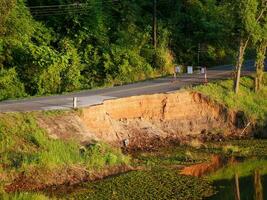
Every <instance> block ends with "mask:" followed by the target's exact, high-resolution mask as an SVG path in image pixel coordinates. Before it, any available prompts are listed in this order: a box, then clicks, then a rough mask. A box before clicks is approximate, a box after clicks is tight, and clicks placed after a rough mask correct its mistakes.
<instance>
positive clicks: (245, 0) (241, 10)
mask: <svg viewBox="0 0 267 200" xmlns="http://www.w3.org/2000/svg"><path fill="white" fill-rule="evenodd" d="M232 6H233V9H231V11H232V12H233V13H232V14H233V15H234V16H235V22H234V23H235V25H236V26H235V27H236V28H237V29H236V32H235V33H236V35H237V36H238V37H239V49H238V56H237V59H236V64H235V79H234V90H235V93H236V94H237V93H238V91H239V82H240V75H241V68H242V65H243V62H244V55H245V51H246V48H247V46H248V43H249V42H250V40H251V39H253V40H256V38H257V40H258V39H260V38H262V35H261V34H259V24H261V23H262V19H263V18H265V16H266V11H267V1H266V0H239V1H235V3H233V5H232Z"/></svg>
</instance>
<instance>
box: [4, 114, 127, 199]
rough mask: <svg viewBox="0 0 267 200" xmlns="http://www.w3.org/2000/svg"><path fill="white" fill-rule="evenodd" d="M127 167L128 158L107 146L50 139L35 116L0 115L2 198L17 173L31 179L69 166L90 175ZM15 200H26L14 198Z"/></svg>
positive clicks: (22, 197)
mask: <svg viewBox="0 0 267 200" xmlns="http://www.w3.org/2000/svg"><path fill="white" fill-rule="evenodd" d="M50 114H51V113H50ZM58 114H59V113H56V115H58ZM44 116H45V115H44ZM129 163H130V158H129V157H128V156H126V155H124V154H123V153H122V151H121V150H120V149H116V148H113V147H111V146H109V145H107V144H103V143H96V144H91V145H86V146H81V145H80V144H79V143H78V142H77V141H64V140H59V139H52V138H50V137H49V136H48V134H47V133H46V131H45V130H44V129H42V128H40V127H39V126H38V123H37V120H36V113H16V114H14V113H13V114H1V115H0V195H1V193H2V194H4V192H1V191H3V189H1V188H3V185H5V184H6V183H9V182H10V181H11V179H12V177H14V175H16V174H19V173H20V172H23V173H24V174H26V175H31V173H32V172H36V170H37V171H39V172H40V173H42V172H44V174H45V173H46V172H49V171H57V170H59V171H60V170H61V169H63V168H67V167H71V166H81V167H82V168H84V169H86V170H88V171H91V172H94V171H97V170H100V169H102V168H106V167H111V166H115V165H127V164H129ZM1 177H5V178H4V179H1ZM36 178H37V179H38V177H36ZM44 184H45V183H44ZM22 195H24V194H22ZM26 196H27V195H26ZM15 199H16V198H15ZM17 199H27V198H26V197H25V198H24V196H18V197H17Z"/></svg>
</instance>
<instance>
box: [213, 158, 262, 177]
mask: <svg viewBox="0 0 267 200" xmlns="http://www.w3.org/2000/svg"><path fill="white" fill-rule="evenodd" d="M255 169H258V170H259V171H260V173H261V175H266V174H267V160H266V159H256V158H254V159H250V160H247V161H244V162H242V163H237V164H231V165H227V166H225V167H223V168H222V169H219V170H218V171H216V172H214V173H212V174H211V175H210V176H209V179H210V180H213V181H216V180H224V179H228V180H231V179H233V177H234V175H235V173H238V175H239V177H247V176H251V175H252V174H253V173H254V170H255Z"/></svg>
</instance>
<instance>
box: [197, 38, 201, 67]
mask: <svg viewBox="0 0 267 200" xmlns="http://www.w3.org/2000/svg"><path fill="white" fill-rule="evenodd" d="M200 52H201V46H200V43H198V49H197V65H198V66H199V64H200V63H199V61H200Z"/></svg>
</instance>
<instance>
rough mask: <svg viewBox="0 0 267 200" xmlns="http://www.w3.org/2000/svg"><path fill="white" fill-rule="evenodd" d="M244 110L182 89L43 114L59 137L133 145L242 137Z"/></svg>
mask: <svg viewBox="0 0 267 200" xmlns="http://www.w3.org/2000/svg"><path fill="white" fill-rule="evenodd" d="M244 121H245V120H244V116H243V114H242V112H234V111H229V110H228V109H226V108H225V107H224V106H222V105H220V104H218V103H216V102H213V101H211V100H210V99H208V98H207V97H204V96H203V95H201V94H199V93H194V92H190V91H180V92H177V93H170V94H154V95H143V96H134V97H128V98H121V99H115V100H108V101H105V102H104V103H103V104H101V105H96V106H91V107H88V108H84V109H82V111H81V112H80V113H79V114H78V113H76V114H73V113H71V114H69V115H62V116H55V117H49V118H40V120H39V122H40V125H41V126H42V127H44V128H46V129H47V130H48V132H49V133H50V134H51V135H53V137H59V138H71V137H74V138H78V139H79V140H81V141H88V140H92V139H94V140H102V141H105V142H108V143H112V144H117V145H123V142H124V141H127V142H129V146H135V147H138V146H140V147H141V146H147V147H149V146H150V145H152V143H153V144H155V141H181V142H183V141H184V140H188V138H201V139H202V140H206V139H221V137H225V136H232V135H239V134H240V133H241V131H242V129H243V127H244V125H245V122H244Z"/></svg>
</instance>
